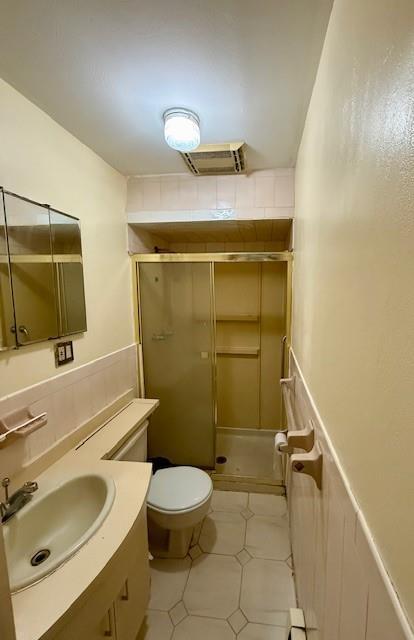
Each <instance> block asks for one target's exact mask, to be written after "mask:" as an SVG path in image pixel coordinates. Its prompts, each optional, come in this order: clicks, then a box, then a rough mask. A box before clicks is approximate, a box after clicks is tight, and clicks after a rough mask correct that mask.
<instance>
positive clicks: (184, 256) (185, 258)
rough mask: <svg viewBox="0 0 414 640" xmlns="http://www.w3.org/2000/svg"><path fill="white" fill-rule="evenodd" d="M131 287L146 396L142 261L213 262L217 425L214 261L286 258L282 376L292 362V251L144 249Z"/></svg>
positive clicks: (140, 375) (140, 386) (214, 367)
mask: <svg viewBox="0 0 414 640" xmlns="http://www.w3.org/2000/svg"><path fill="white" fill-rule="evenodd" d="M131 261H132V287H133V292H132V293H133V307H134V327H135V339H136V342H137V345H138V381H137V384H138V390H139V396H140V397H142V398H143V397H145V378H144V366H143V341H142V317H141V298H140V275H139V265H140V263H151V262H152V263H162V262H164V263H171V262H177V263H184V262H189V263H191V262H193V263H200V262H204V263H210V305H211V314H210V317H211V324H212V327H211V335H212V390H213V426H214V428H216V427H217V353H216V317H215V313H216V312H215V307H216V305H215V287H214V263H216V262H286V330H285V338H284V340H283V344H282V350H283V352H282V370H281V377H286V376H287V374H288V366H289V349H290V344H291V319H292V280H293V252H292V251H273V252H240V253H236V252H235V253H141V254H132V255H131Z"/></svg>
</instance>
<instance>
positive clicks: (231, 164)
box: [180, 142, 246, 176]
mask: <svg viewBox="0 0 414 640" xmlns="http://www.w3.org/2000/svg"><path fill="white" fill-rule="evenodd" d="M180 156H182V158H183V160H184V162H185V163H186V165H187V167H188V168H189V169H190V171H191V173H193V174H194V175H195V176H219V175H228V174H237V173H245V171H246V162H245V154H244V142H225V143H223V144H200V146H198V147H197V149H195V150H194V151H189V152H188V153H181V152H180Z"/></svg>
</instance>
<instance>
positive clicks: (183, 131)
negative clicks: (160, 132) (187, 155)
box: [164, 109, 200, 152]
mask: <svg viewBox="0 0 414 640" xmlns="http://www.w3.org/2000/svg"><path fill="white" fill-rule="evenodd" d="M164 137H165V141H166V143H167V144H168V145H169V146H170V147H171V148H172V149H175V150H176V151H182V152H187V151H193V150H194V149H196V148H197V147H198V145H199V144H200V120H199V117H198V116H197V115H196V114H195V113H193V112H192V111H187V109H168V111H166V112H165V113H164Z"/></svg>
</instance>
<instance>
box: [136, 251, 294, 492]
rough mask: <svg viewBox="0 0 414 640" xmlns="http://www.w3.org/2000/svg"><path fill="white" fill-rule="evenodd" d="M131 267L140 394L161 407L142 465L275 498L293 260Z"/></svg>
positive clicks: (152, 258) (173, 261) (143, 257)
mask: <svg viewBox="0 0 414 640" xmlns="http://www.w3.org/2000/svg"><path fill="white" fill-rule="evenodd" d="M133 262H134V277H135V278H136V280H135V282H136V294H137V297H136V309H137V327H138V343H139V355H140V358H139V359H140V385H141V388H140V391H141V395H143V396H145V397H151V398H159V399H160V401H161V402H160V407H159V409H158V410H157V412H156V413H155V414H154V416H153V418H152V420H151V425H150V429H149V442H148V448H149V456H150V457H163V458H167V459H168V460H169V461H171V462H172V463H173V464H188V465H194V466H198V467H201V468H204V469H207V470H211V471H212V474H213V479H214V481H215V484H216V486H218V487H221V488H234V489H236V488H244V489H246V488H247V489H248V488H249V486H250V485H254V490H263V491H277V487H278V486H282V484H283V474H282V468H281V465H280V463H279V461H278V459H277V458H276V459H275V458H274V454H273V450H274V448H273V440H274V435H275V432H276V431H278V430H280V429H283V428H284V425H285V416H284V413H283V408H282V400H281V390H280V383H279V380H280V378H281V377H283V375H284V373H285V371H284V370H285V362H286V360H285V357H286V352H287V347H288V344H289V339H290V306H291V272H292V253H291V252H289V251H280V252H258V253H247V252H245V253H222V254H221V253H208V254H207V253H196V254H174V253H164V254H163V253H161V254H152V253H151V254H139V255H138V254H136V255H134V256H133ZM258 485H261V489H260V487H258Z"/></svg>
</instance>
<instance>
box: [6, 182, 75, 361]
mask: <svg viewBox="0 0 414 640" xmlns="http://www.w3.org/2000/svg"><path fill="white" fill-rule="evenodd" d="M0 190H1V202H0V350H1V351H5V350H8V349H16V348H19V347H22V346H25V345H29V344H33V343H36V342H43V341H45V340H53V339H56V338H60V337H63V336H68V335H72V334H76V333H83V332H85V331H86V330H87V325H86V305H85V291H84V278H83V261H82V243H81V232H80V223H79V219H78V218H76V217H75V216H71V215H69V214H67V213H63V212H62V211H59V210H57V209H55V208H53V207H51V206H50V205H46V204H41V203H39V202H35V201H34V200H31V199H29V198H26V197H24V196H20V195H18V194H16V193H13V192H11V191H6V190H5V189H2V188H1V187H0Z"/></svg>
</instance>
